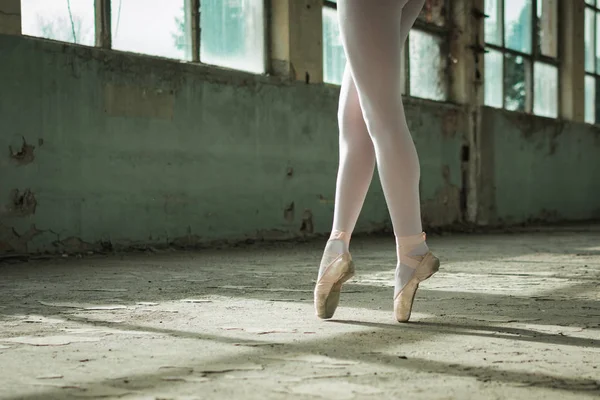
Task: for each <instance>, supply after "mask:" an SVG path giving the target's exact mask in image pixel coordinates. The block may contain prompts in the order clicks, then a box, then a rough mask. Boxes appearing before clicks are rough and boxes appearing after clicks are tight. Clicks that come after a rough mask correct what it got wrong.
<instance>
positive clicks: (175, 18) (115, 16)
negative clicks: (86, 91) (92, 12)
mask: <svg viewBox="0 0 600 400" xmlns="http://www.w3.org/2000/svg"><path fill="white" fill-rule="evenodd" d="M77 1H79V0H77ZM184 4H185V1H184V0H169V1H164V0H111V14H112V16H111V24H112V27H111V31H112V45H113V49H116V50H124V51H131V52H136V53H143V54H149V55H153V56H161V57H168V58H174V59H181V60H191V46H190V45H189V42H187V41H186V40H185V39H183V38H185V37H186V36H187V35H186V29H185V19H186V18H185V11H184V10H185V7H184Z"/></svg>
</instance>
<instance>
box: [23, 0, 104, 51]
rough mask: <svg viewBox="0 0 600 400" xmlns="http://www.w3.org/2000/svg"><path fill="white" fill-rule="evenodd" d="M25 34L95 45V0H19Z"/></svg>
mask: <svg viewBox="0 0 600 400" xmlns="http://www.w3.org/2000/svg"><path fill="white" fill-rule="evenodd" d="M21 21H22V31H23V34H24V35H30V36H38V37H43V38H46V39H54V40H60V41H62V42H69V43H78V44H84V45H87V46H93V45H94V38H95V18H94V0H64V1H48V0H21Z"/></svg>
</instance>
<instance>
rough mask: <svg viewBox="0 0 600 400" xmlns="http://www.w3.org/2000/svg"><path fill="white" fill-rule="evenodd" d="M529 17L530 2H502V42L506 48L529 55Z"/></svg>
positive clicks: (508, 0) (523, 0) (528, 0)
mask: <svg viewBox="0 0 600 400" xmlns="http://www.w3.org/2000/svg"><path fill="white" fill-rule="evenodd" d="M531 17H532V15H531V0H505V1H504V27H505V29H506V31H505V38H504V41H505V45H506V47H507V48H509V49H512V50H517V51H521V52H523V53H527V54H530V53H531Z"/></svg>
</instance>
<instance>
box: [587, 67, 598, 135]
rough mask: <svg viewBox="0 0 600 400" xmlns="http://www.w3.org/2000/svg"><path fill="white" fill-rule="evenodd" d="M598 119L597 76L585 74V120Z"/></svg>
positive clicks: (591, 122)
mask: <svg viewBox="0 0 600 400" xmlns="http://www.w3.org/2000/svg"><path fill="white" fill-rule="evenodd" d="M595 121H596V78H594V77H593V76H590V75H586V76H585V122H588V123H590V124H593V123H594V122H595Z"/></svg>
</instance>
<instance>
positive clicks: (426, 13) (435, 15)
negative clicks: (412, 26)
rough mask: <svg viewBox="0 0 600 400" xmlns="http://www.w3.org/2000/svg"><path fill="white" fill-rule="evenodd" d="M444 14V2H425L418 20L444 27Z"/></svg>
mask: <svg viewBox="0 0 600 400" xmlns="http://www.w3.org/2000/svg"><path fill="white" fill-rule="evenodd" d="M446 14H447V12H446V0H425V5H424V6H423V8H422V9H421V14H420V15H419V18H420V19H422V20H423V21H425V22H428V23H431V24H435V25H438V26H444V25H445V24H446Z"/></svg>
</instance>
